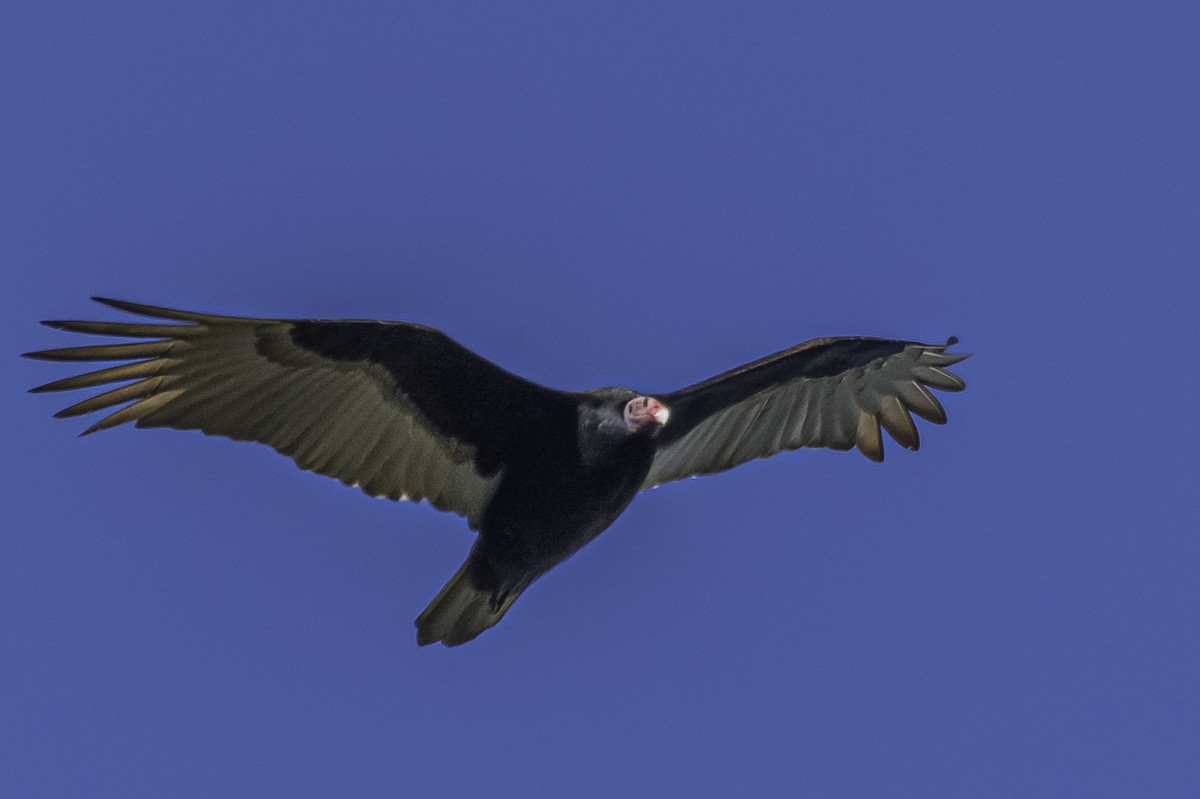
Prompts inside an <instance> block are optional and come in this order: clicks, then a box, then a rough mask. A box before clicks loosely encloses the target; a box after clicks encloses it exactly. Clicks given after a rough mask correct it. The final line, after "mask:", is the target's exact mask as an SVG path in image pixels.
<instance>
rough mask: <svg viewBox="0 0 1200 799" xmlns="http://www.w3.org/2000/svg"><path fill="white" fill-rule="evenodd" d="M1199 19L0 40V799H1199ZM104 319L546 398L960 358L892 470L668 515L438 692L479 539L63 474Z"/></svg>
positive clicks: (173, 482)
mask: <svg viewBox="0 0 1200 799" xmlns="http://www.w3.org/2000/svg"><path fill="white" fill-rule="evenodd" d="M1198 41H1200V10H1198V7H1197V5H1196V4H1195V3H1194V2H1179V3H1172V2H1159V3H1144V2H1138V3H1135V2H1086V3H1085V2H1068V3H1047V2H1042V1H1039V2H1019V1H1018V2H1006V3H987V4H985V3H961V2H915V3H878V2H876V3H855V2H845V1H844V0H838V1H837V2H831V1H827V0H812V1H810V2H804V3H725V4H720V3H673V4H672V3H657V2H636V3H605V4H595V3H591V4H576V3H560V2H554V3H551V2H545V3H493V2H486V3H485V2H478V3H450V2H447V3H424V4H414V3H398V2H386V3H383V2H381V3H346V2H336V3H335V2H328V1H327V0H322V1H320V2H308V3H276V4H262V3H244V2H237V3H229V2H211V1H207V0H206V2H180V3H145V2H141V3H135V2H120V1H119V2H107V3H84V2H18V3H15V4H7V5H6V6H5V9H4V11H3V12H0V91H2V105H3V111H2V115H0V159H2V161H0V165H2V169H3V174H2V180H0V267H2V269H3V275H4V289H5V290H4V291H3V292H2V293H0V326H2V329H0V336H2V340H3V342H4V344H5V350H6V352H7V358H8V360H7V365H8V368H6V369H5V370H4V372H3V378H2V379H3V387H2V388H3V390H2V391H0V413H2V415H3V418H4V420H5V430H6V436H7V439H6V442H5V446H4V447H3V449H2V452H0V485H3V489H2V490H3V492H4V495H3V496H4V502H3V508H4V510H3V533H2V538H0V542H2V552H0V649H2V653H0V654H2V656H0V717H2V719H3V720H2V721H0V751H2V752H3V756H2V757H0V795H4V796H13V797H16V796H22V797H25V796H29V797H34V796H47V797H50V796H53V797H58V796H81V797H82V796H87V797H131V796H172V797H192V796H195V797H213V796H269V795H277V796H289V797H329V796H354V797H376V796H379V797H384V796H389V797H395V796H413V797H443V796H444V797H462V796H489V797H524V796H537V795H546V796H570V797H612V796H634V797H636V796H655V797H661V796H670V795H687V796H734V795H742V796H814V797H842V796H846V797H863V796H912V797H938V796H945V797H966V796H969V797H1012V796H1022V797H1030V796H1044V797H1074V796H1078V797H1100V796H1129V797H1134V796H1137V797H1143V796H1155V797H1194V796H1197V795H1200V698H1198V695H1200V590H1198V588H1197V586H1198V579H1200V520H1198V515H1200V514H1198V513H1197V510H1198V504H1200V503H1198V499H1197V493H1198V490H1200V489H1198V486H1197V477H1200V469H1198V468H1197V461H1196V458H1197V444H1198V443H1200V442H1198V440H1197V439H1198V436H1197V433H1196V425H1197V423H1196V411H1195V402H1196V398H1197V394H1198V393H1200V380H1198V378H1197V366H1198V359H1197V344H1198V341H1197V338H1198V337H1197V329H1198V325H1197V318H1196V317H1197V314H1196V305H1197V302H1196V300H1197V297H1198V296H1200V291H1198V286H1197V278H1196V268H1197V265H1198V264H1200V48H1198V46H1197V42H1198ZM91 294H101V295H109V296H115V297H121V298H127V299H132V300H138V301H143V302H149V303H157V304H164V305H174V306H181V307H185V308H192V309H197V310H206V311H216V312H224V313H234V314H246V315H261V316H300V317H329V318H340V317H359V318H385V319H405V320H412V321H419V322H423V323H426V324H430V325H434V326H436V327H439V328H441V329H444V330H446V331H447V332H449V333H450V334H451V335H452V336H454V337H455V338H457V339H458V340H460V341H461V342H463V343H464V344H466V345H468V346H470V347H472V348H474V349H476V350H477V351H479V352H480V353H482V354H484V355H485V356H487V357H488V358H490V359H492V360H494V361H496V362H498V363H500V364H502V365H504V366H505V367H507V368H509V369H511V370H514V371H516V372H518V373H521V374H523V375H526V376H528V377H530V378H532V379H535V380H538V381H541V382H544V383H547V384H550V385H553V386H556V387H562V388H591V387H595V386H599V385H609V384H614V383H616V384H628V385H633V386H636V387H638V388H640V389H643V390H647V391H664V390H670V389H673V388H677V387H680V386H682V385H685V384H688V383H691V382H694V381H696V380H699V379H702V378H705V377H708V376H710V375H712V374H715V373H717V372H719V371H722V370H724V369H726V368H729V367H731V366H734V365H736V364H739V363H742V362H745V361H748V360H750V359H753V358H756V357H758V356H761V355H764V354H766V353H769V352H772V351H774V350H777V349H781V348H783V347H786V346H790V345H791V344H794V343H796V342H799V341H801V340H804V339H807V338H811V337H815V336H826V335H846V334H865V335H877V336H888V337H903V338H917V339H925V340H935V341H936V340H942V339H944V338H945V337H946V336H948V335H951V334H956V335H958V336H960V337H961V338H962V341H963V345H962V346H963V349H965V350H969V351H973V352H975V353H976V354H975V356H974V357H973V358H972V359H971V360H969V361H967V362H965V363H964V364H962V365H961V367H960V368H959V371H960V372H961V373H962V374H963V375H964V376H965V377H966V379H967V381H968V384H969V386H968V389H967V391H966V392H965V393H964V394H961V395H952V396H947V397H946V405H947V408H948V411H949V414H950V423H949V424H948V425H947V426H946V427H944V428H937V427H935V426H933V425H927V424H923V425H922V429H921V432H922V440H923V444H924V446H923V448H922V450H921V452H919V453H909V452H905V451H902V450H900V448H899V447H897V446H894V445H893V446H891V447H890V448H889V452H888V459H887V461H886V462H885V463H884V464H882V465H877V464H873V463H870V462H868V461H867V460H866V459H865V458H862V457H860V456H859V455H857V454H854V453H834V452H828V451H804V452H799V453H793V454H786V455H781V456H778V457H776V458H773V459H771V460H767V461H759V462H755V463H753V464H749V465H747V466H744V467H742V468H740V469H738V470H737V471H735V472H732V473H728V474H725V475H721V476H716V477H709V478H703V479H698V480H693V481H689V482H687V483H685V484H678V485H672V486H668V487H665V488H663V489H660V490H657V491H653V492H650V493H648V494H645V495H643V496H641V497H640V498H639V499H638V500H637V501H635V502H634V504H633V506H632V507H631V508H630V509H629V511H628V512H627V513H626V514H625V515H624V516H623V517H622V518H621V519H620V520H619V521H618V522H617V523H616V524H615V525H614V526H613V527H612V528H611V529H610V530H609V531H608V532H607V533H605V534H604V535H603V536H601V537H600V538H599V539H598V540H596V541H595V542H594V543H592V544H591V545H589V546H588V547H587V548H586V549H584V550H583V551H582V552H581V553H580V554H579V555H578V556H576V557H575V558H573V559H572V560H570V561H568V562H567V563H566V564H564V565H563V566H561V567H560V568H558V569H556V570H555V571H553V572H552V573H550V574H549V575H548V576H547V577H545V578H544V579H543V580H542V581H540V582H539V583H537V584H535V585H534V586H533V588H531V589H530V590H529V591H528V592H527V593H526V594H525V595H524V596H523V597H522V599H521V601H520V602H518V603H517V604H516V606H515V607H514V609H513V611H512V612H511V613H510V614H509V615H508V617H507V618H505V620H504V621H503V622H502V623H501V624H500V625H499V626H498V627H497V628H495V629H494V630H492V631H490V632H488V633H486V634H484V635H483V636H482V637H481V638H480V639H478V640H477V641H475V642H474V643H472V644H470V645H467V646H465V647H462V648H460V649H457V650H447V649H445V648H442V647H431V648H425V649H418V648H417V646H416V644H415V640H414V639H415V636H414V630H413V626H412V620H413V619H414V618H415V616H416V615H417V613H419V612H420V610H421V609H422V608H423V607H424V606H425V604H426V602H428V600H429V599H430V598H431V597H432V596H433V595H434V594H435V593H436V591H437V590H438V588H440V587H441V585H442V584H443V583H444V582H445V580H446V579H447V578H448V577H449V576H450V575H451V574H452V573H453V572H454V570H455V569H456V568H457V567H458V565H459V563H460V562H461V561H462V559H463V558H464V557H465V555H466V553H467V550H468V549H469V547H470V544H471V537H470V534H469V532H468V531H467V529H466V526H465V524H464V523H463V522H462V520H461V519H459V518H457V517H454V516H450V515H447V514H440V513H437V512H435V511H433V510H432V509H430V508H429V507H427V506H415V505H397V504H393V503H390V502H386V501H377V500H371V499H368V498H367V497H365V496H364V495H362V494H360V493H359V492H356V491H352V490H348V489H346V488H344V487H343V486H341V485H339V484H337V483H336V482H334V481H331V480H327V479H324V478H320V477H316V476H314V475H311V474H307V473H303V472H301V471H299V470H298V469H296V468H295V467H294V466H293V465H292V464H291V463H290V462H289V461H287V460H286V459H284V458H281V457H280V456H278V455H276V454H274V453H273V452H271V451H270V450H268V449H266V448H265V447H256V446H253V445H249V444H235V443H231V442H229V441H226V440H224V439H209V438H206V437H204V436H201V435H200V434H197V433H179V432H174V431H157V430H156V431H139V430H134V429H132V428H122V429H119V430H116V431H112V432H107V433H103V434H100V435H96V436H94V437H90V438H87V439H83V440H80V439H77V438H76V437H75V434H76V433H77V432H79V431H81V430H82V429H83V428H84V427H85V426H86V424H87V422H86V421H83V420H71V421H55V420H53V419H51V413H53V412H54V411H56V410H58V409H59V408H60V407H63V406H64V405H66V404H68V403H69V402H70V401H71V399H70V397H65V396H53V397H47V396H33V395H28V394H25V393H24V392H25V389H27V388H29V387H31V386H34V385H37V384H40V383H44V382H47V381H49V380H52V379H55V378H57V377H60V376H64V375H66V374H70V373H72V370H71V368H69V367H62V366H59V365H54V364H45V363H36V362H31V361H25V360H21V359H18V358H17V354H18V353H19V352H23V351H26V350H31V349H40V348H46V347H55V346H70V345H76V344H82V343H86V340H85V339H83V338H82V337H79V336H71V335H69V334H64V333H57V332H55V331H51V330H47V329H44V328H39V327H38V326H37V325H36V321H37V320H39V319H44V318H64V317H65V318H80V317H82V318H122V315H121V314H119V313H117V312H115V311H110V310H108V309H104V308H101V307H100V306H96V305H93V304H92V303H90V302H88V300H87V297H88V296H89V295H91Z"/></svg>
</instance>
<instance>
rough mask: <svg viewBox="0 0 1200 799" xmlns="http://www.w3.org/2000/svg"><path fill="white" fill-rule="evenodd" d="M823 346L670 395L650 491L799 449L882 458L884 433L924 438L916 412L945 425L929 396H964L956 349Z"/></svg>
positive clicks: (893, 344) (862, 342) (873, 343)
mask: <svg viewBox="0 0 1200 799" xmlns="http://www.w3.org/2000/svg"><path fill="white" fill-rule="evenodd" d="M956 341H957V340H956V339H953V338H951V339H950V340H949V341H947V342H946V343H945V344H922V343H919V342H915V341H893V340H888V339H874V338H849V337H848V338H823V339H813V340H812V341H807V342H805V343H803V344H798V345H796V346H795V347H792V348H790V349H787V350H783V351H782V352H777V353H775V354H774V355H768V356H767V357H765V358H761V359H759V360H757V361H754V362H753V363H748V364H745V365H744V366H739V367H737V368H736V369H731V370H730V371H728V372H725V373H723V374H720V375H717V376H716V377H713V378H710V379H708V380H705V381H703V382H700V383H697V384H695V385H693V386H689V387H687V388H684V389H680V390H679V391H676V392H673V393H670V394H658V395H656V396H657V397H659V399H661V400H662V401H663V402H665V403H666V404H667V406H668V407H669V408H670V409H671V421H670V423H669V424H668V425H666V427H664V428H663V430H662V433H661V434H660V436H659V444H658V452H657V453H656V455H655V457H654V463H653V465H652V466H651V467H650V473H649V474H648V475H647V477H646V480H645V482H644V484H643V488H650V487H652V486H656V485H661V484H662V483H669V482H671V481H672V480H681V479H683V478H685V477H691V476H694V475H700V474H711V473H713V472H720V471H724V470H726V469H730V468H733V467H734V466H737V465H738V464H740V463H744V462H746V461H748V460H751V459H754V458H765V457H768V456H770V455H774V454H775V453H777V452H781V451H783V450H790V449H797V448H799V447H829V448H831V449H840V450H846V449H850V448H851V447H858V449H859V451H860V452H862V453H863V454H864V455H866V456H867V457H868V458H870V459H871V460H875V461H881V460H883V436H882V432H881V429H882V430H887V431H888V433H889V434H891V436H892V438H894V439H896V441H897V442H898V443H899V444H900V445H901V446H902V447H905V448H907V449H917V448H918V447H919V446H920V438H919V437H918V435H917V428H916V425H915V424H913V420H912V417H911V416H909V412H910V411H911V412H913V413H916V414H917V415H918V416H921V417H923V418H925V419H927V420H929V421H931V422H935V423H938V424H941V423H943V422H945V421H946V414H945V411H944V410H943V409H942V406H941V404H940V403H939V402H938V401H937V399H936V398H935V397H934V395H933V394H932V393H930V391H929V388H927V387H933V388H937V389H940V390H942V391H961V390H962V389H963V388H964V387H965V383H963V381H962V378H960V377H958V376H957V375H955V374H953V373H952V372H950V371H949V370H947V369H946V367H948V366H952V365H953V364H956V363H958V362H959V361H961V360H963V359H964V358H966V357H968V356H967V355H964V354H958V353H948V352H946V348H947V347H949V346H950V345H951V344H954V343H956Z"/></svg>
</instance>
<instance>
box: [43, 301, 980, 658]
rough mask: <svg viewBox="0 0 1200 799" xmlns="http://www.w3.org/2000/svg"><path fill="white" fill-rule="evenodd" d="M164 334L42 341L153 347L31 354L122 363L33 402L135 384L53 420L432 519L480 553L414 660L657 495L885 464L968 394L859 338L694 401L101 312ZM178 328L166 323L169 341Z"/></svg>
mask: <svg viewBox="0 0 1200 799" xmlns="http://www.w3.org/2000/svg"><path fill="white" fill-rule="evenodd" d="M95 299H96V301H98V302H101V303H103V304H105V305H109V306H112V307H113V308H117V309H120V310H122V311H127V312H130V313H133V314H137V315H140V316H145V317H153V318H155V319H157V320H159V321H156V322H155V323H153V324H148V323H127V322H81V321H47V322H44V323H43V324H46V325H48V326H50V327H53V328H57V329H59V330H68V331H72V332H75V333H90V334H96V335H103V336H124V337H129V338H135V339H146V340H145V341H138V342H128V343H118V344H103V345H99V346H86V347H68V348H65V349H52V350H43V351H41V352H31V353H27V357H30V358H40V359H44V360H50V361H124V362H125V363H122V364H120V365H117V366H112V367H109V368H106V369H100V370H98V371H92V372H87V373H85V374H81V375H78V376H75V377H68V378H66V379H64V380H57V381H55V382H53V383H47V384H46V385H44V386H40V387H38V388H35V389H33V391H35V392H41V391H62V390H67V389H78V388H90V387H93V386H102V385H106V384H109V383H123V384H124V385H121V386H120V387H118V388H113V389H111V390H108V391H105V392H104V393H101V394H98V395H97V396H93V397H90V398H88V399H85V400H84V401H82V402H80V403H77V404H75V405H72V406H71V407H69V408H66V409H65V410H62V411H59V412H58V413H57V414H55V415H56V416H57V417H69V416H77V415H79V414H84V413H90V412H92V411H97V410H101V409H103V408H111V407H112V406H115V405H122V404H123V403H129V404H125V405H124V407H121V408H120V409H119V410H117V411H116V412H114V413H111V414H109V415H107V416H105V417H104V418H103V419H101V420H100V421H98V422H96V423H95V424H93V425H92V426H91V427H89V428H88V429H87V430H86V431H84V434H87V433H91V432H94V431H96V430H104V429H106V428H109V427H115V426H116V425H119V424H122V423H124V422H136V423H137V426H138V427H174V428H177V429H181V430H201V431H203V432H205V433H209V434H212V435H222V436H228V437H229V438H233V439H238V440H246V441H258V442H261V443H263V444H267V445H269V446H271V447H273V448H274V449H275V450H277V451H278V452H280V453H282V454H284V455H287V456H288V457H290V458H292V459H293V460H295V461H296V463H297V464H298V465H299V466H300V468H302V469H307V470H310V471H314V472H318V473H320V474H324V475H328V476H330V477H335V478H337V479H338V480H341V481H342V482H343V483H345V484H346V485H350V486H357V487H359V488H361V489H362V490H363V491H365V492H366V493H368V494H370V495H372V496H376V497H388V498H390V499H395V500H400V499H410V500H414V501H419V500H422V499H424V500H427V501H428V502H429V504H431V505H433V506H434V507H435V508H438V509H440V510H446V511H453V512H455V513H458V514H460V515H462V516H464V517H466V520H467V523H468V524H469V525H470V527H471V529H473V530H477V531H478V533H479V535H478V537H477V538H476V540H475V544H474V546H473V547H472V548H471V552H470V554H469V555H468V557H467V560H466V562H465V563H463V565H462V567H461V568H459V570H458V572H457V573H456V574H455V575H454V576H453V577H452V578H450V582H448V583H447V584H446V586H445V588H443V589H442V590H441V592H440V593H439V594H438V595H437V596H436V597H434V599H433V601H432V602H430V603H429V606H428V607H427V608H425V610H424V611H423V612H422V613H421V615H420V616H418V617H417V620H416V626H417V641H418V643H419V644H421V645H425V644H429V643H433V642H434V641H440V642H442V643H443V644H446V645H447V646H457V645H459V644H462V643H465V642H467V641H470V640H471V639H473V638H475V637H476V636H477V635H479V634H480V633H481V632H483V631H484V630H486V629H488V628H489V627H491V626H493V625H494V624H496V622H498V621H500V619H501V617H503V616H504V614H505V613H506V612H507V611H508V609H509V608H510V607H512V604H513V602H514V601H516V599H517V597H518V596H520V595H521V592H522V591H524V590H525V589H526V588H527V587H529V584H530V583H532V582H533V581H534V580H536V579H537V578H538V577H540V576H541V575H542V574H544V573H545V572H546V571H548V570H549V569H551V568H552V567H553V566H555V565H556V564H558V563H560V562H562V561H563V560H565V559H566V558H567V557H569V556H570V555H571V554H573V553H574V552H575V551H576V550H578V549H579V548H580V547H582V546H583V545H584V544H586V543H587V542H588V541H591V540H592V539H593V538H595V537H596V536H597V535H599V534H600V532H601V531H603V530H604V529H605V528H607V527H608V526H609V525H610V524H612V522H613V520H614V519H616V518H617V516H619V515H620V514H621V512H622V511H623V510H624V509H625V507H626V505H628V504H629V502H630V501H631V500H632V499H633V497H634V495H635V494H637V493H638V492H639V491H641V490H642V489H645V488H651V487H653V486H657V485H661V484H662V483H669V482H671V481H673V480H680V479H683V478H685V477H691V476H695V475H701V474H710V473H712V472H720V471H724V470H725V469H730V468H732V467H734V466H737V465H738V464H739V463H743V462H745V461H748V460H751V459H753V458H765V457H767V456H769V455H774V454H775V453H777V452H780V451H782V450H791V449H796V448H798V447H829V448H831V449H838V450H848V449H850V448H851V447H857V448H858V450H859V451H860V452H862V454H863V455H866V456H867V457H868V458H870V459H871V460H875V461H880V460H883V437H882V435H881V434H880V428H881V427H882V428H883V429H885V430H887V431H888V433H890V434H891V436H892V438H894V439H895V440H896V441H897V442H898V443H899V444H900V445H901V446H902V447H906V448H908V449H914V450H915V449H917V447H918V443H919V442H918V437H917V428H916V426H915V425H914V424H913V420H912V417H911V416H910V415H909V412H910V411H911V412H913V413H916V414H917V415H918V416H921V417H923V418H925V419H927V420H929V421H931V422H934V423H937V424H942V423H944V422H945V421H946V416H945V412H944V411H943V410H942V406H941V404H939V402H938V400H937V399H935V398H934V396H933V394H932V393H930V391H929V389H930V388H936V389H940V390H942V391H960V390H962V388H963V387H964V383H963V381H962V379H961V378H959V377H958V376H957V375H954V374H952V373H951V372H950V371H948V370H947V368H946V367H948V366H951V365H952V364H955V363H958V362H959V361H961V360H962V359H964V358H966V357H967V356H966V355H964V354H952V353H948V352H947V351H946V349H947V347H949V346H950V345H952V344H954V343H956V340H955V339H954V338H951V339H949V340H948V341H947V342H946V343H945V344H922V343H919V342H915V341H892V340H888V339H877V338H863V337H847V338H821V339H813V340H812V341H807V342H805V343H803V344H798V345H796V346H795V347H792V348H790V349H786V350H783V351H782V352H777V353H775V354H774V355H768V356H767V357H765V358H761V359H760V360H757V361H754V362H753V363H748V364H745V365H744V366H739V367H737V368H735V369H731V370H729V371H728V372H725V373H723V374H720V375H717V376H716V377H713V378H710V379H708V380H705V381H703V382H700V383H696V384H695V385H692V386H688V387H687V388H682V389H679V390H678V391H672V392H667V393H656V392H651V393H644V392H641V391H635V390H634V389H631V388H616V387H613V388H601V389H596V390H595V391H558V390H555V389H551V388H546V387H545V386H540V385H538V384H536V383H532V382H530V381H528V380H525V379H524V378H521V377H518V376H517V375H514V374H512V373H511V372H507V371H505V370H504V369H501V368H500V367H498V366H496V365H495V364H493V363H491V362H489V361H487V360H485V359H484V358H482V357H480V356H479V355H476V354H475V353H473V352H471V351H470V350H468V349H466V348H465V347H463V346H462V345H460V344H458V343H456V342H454V341H453V340H451V339H450V338H449V337H448V336H446V335H445V334H444V333H441V332H439V331H437V330H434V329H433V328H429V327H425V326H423V325H418V324H411V323H407V322H373V321H358V320H349V321H319V320H307V319H254V318H245V317H237V316H216V315H212V314H204V313H192V312H190V311H177V310H172V309H170V308H159V307H154V306H149V305H140V304H136V303H132V302H125V301H121V300H111V299H102V298H99V297H96V298H95ZM162 320H167V321H162Z"/></svg>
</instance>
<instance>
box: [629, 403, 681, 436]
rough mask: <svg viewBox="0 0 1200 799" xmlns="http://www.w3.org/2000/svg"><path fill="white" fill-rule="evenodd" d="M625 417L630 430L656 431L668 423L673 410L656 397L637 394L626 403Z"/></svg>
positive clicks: (633, 431) (635, 431)
mask: <svg viewBox="0 0 1200 799" xmlns="http://www.w3.org/2000/svg"><path fill="white" fill-rule="evenodd" d="M624 417H625V427H626V428H627V429H628V430H629V432H631V433H638V432H642V431H645V432H654V431H656V430H657V429H658V428H660V427H662V426H663V425H665V424H666V423H667V420H668V419H670V418H671V411H670V409H668V408H667V406H666V405H663V404H662V403H661V402H659V401H658V400H656V399H655V398H654V397H643V396H637V397H634V398H633V399H631V400H629V402H627V403H625V413H624Z"/></svg>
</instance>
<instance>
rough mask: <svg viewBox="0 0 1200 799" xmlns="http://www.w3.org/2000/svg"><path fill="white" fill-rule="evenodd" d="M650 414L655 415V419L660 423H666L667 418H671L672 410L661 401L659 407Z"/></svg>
mask: <svg viewBox="0 0 1200 799" xmlns="http://www.w3.org/2000/svg"><path fill="white" fill-rule="evenodd" d="M650 415H651V416H653V417H654V421H656V422H658V423H659V424H666V423H667V420H668V419H670V418H671V411H670V409H669V408H667V406H666V405H663V404H662V403H661V402H660V403H659V404H658V409H657V410H656V411H654V412H653V413H651V414H650Z"/></svg>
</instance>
